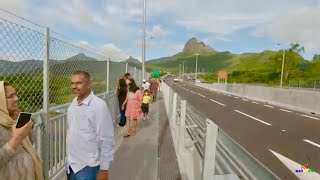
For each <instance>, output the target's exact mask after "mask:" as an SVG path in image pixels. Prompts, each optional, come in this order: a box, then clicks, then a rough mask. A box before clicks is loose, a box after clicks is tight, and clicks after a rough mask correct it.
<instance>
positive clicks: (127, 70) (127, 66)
mask: <svg viewBox="0 0 320 180" xmlns="http://www.w3.org/2000/svg"><path fill="white" fill-rule="evenodd" d="M127 72H128V63H126V73H127Z"/></svg>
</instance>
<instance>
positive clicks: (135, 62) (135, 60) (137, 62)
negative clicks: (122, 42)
mask: <svg viewBox="0 0 320 180" xmlns="http://www.w3.org/2000/svg"><path fill="white" fill-rule="evenodd" d="M122 62H124V63H128V64H130V65H139V66H141V62H140V61H139V60H138V59H135V58H133V57H132V56H130V57H129V58H128V59H126V60H124V61H122Z"/></svg>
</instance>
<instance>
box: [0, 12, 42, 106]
mask: <svg viewBox="0 0 320 180" xmlns="http://www.w3.org/2000/svg"><path fill="white" fill-rule="evenodd" d="M0 39H1V40H0V80H5V81H6V82H8V83H10V84H11V85H13V86H14V87H15V88H16V91H17V94H18V95H19V106H20V109H21V111H29V112H35V111H37V110H38V109H41V108H42V105H43V103H42V94H43V87H42V80H43V72H42V66H43V61H42V60H43V57H44V51H43V47H44V34H42V33H39V32H37V31H34V30H31V29H29V28H26V27H23V26H20V25H18V24H15V23H12V22H9V21H7V20H4V19H1V18H0Z"/></svg>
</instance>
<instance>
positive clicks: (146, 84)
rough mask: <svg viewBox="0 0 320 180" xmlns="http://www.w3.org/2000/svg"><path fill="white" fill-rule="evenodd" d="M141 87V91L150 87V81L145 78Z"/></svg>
mask: <svg viewBox="0 0 320 180" xmlns="http://www.w3.org/2000/svg"><path fill="white" fill-rule="evenodd" d="M142 88H143V91H145V90H149V89H150V83H149V82H148V81H146V80H145V79H144V80H143V81H142Z"/></svg>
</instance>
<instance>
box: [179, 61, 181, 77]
mask: <svg viewBox="0 0 320 180" xmlns="http://www.w3.org/2000/svg"><path fill="white" fill-rule="evenodd" d="M180 72H181V64H179V79H181V77H180Z"/></svg>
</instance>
